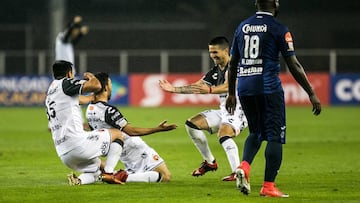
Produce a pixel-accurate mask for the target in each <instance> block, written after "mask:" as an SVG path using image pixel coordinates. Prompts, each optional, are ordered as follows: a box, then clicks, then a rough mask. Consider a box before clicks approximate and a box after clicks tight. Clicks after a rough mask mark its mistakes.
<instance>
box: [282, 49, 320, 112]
mask: <svg viewBox="0 0 360 203" xmlns="http://www.w3.org/2000/svg"><path fill="white" fill-rule="evenodd" d="M285 62H286V64H287V66H288V68H289V71H290V73H291V74H292V76H293V77H294V79H295V80H296V81H297V82H298V83H299V84H300V86H301V87H302V88H303V89H304V90H305V92H306V93H307V94H308V95H309V99H310V102H311V104H312V106H313V109H312V111H313V113H314V115H316V116H317V115H319V114H320V112H321V104H320V100H319V98H318V97H317V96H316V94H315V92H314V90H313V89H312V87H311V84H310V82H309V80H308V78H307V77H306V74H305V71H304V68H303V66H302V65H301V64H300V62H299V61H298V60H297V58H296V56H295V55H293V56H289V57H286V58H285Z"/></svg>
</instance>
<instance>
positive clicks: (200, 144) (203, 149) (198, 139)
mask: <svg viewBox="0 0 360 203" xmlns="http://www.w3.org/2000/svg"><path fill="white" fill-rule="evenodd" d="M185 128H186V131H187V133H188V134H189V136H190V138H191V139H192V141H193V143H194V144H195V146H196V148H197V149H198V150H199V152H200V154H201V156H202V157H203V158H204V159H205V160H206V161H207V162H209V163H212V162H213V161H214V160H215V158H214V156H213V154H212V153H211V151H210V148H209V145H208V142H207V139H206V135H205V133H204V132H203V131H202V130H198V129H194V128H191V127H189V126H188V125H185Z"/></svg>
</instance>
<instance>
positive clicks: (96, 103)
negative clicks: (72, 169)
mask: <svg viewBox="0 0 360 203" xmlns="http://www.w3.org/2000/svg"><path fill="white" fill-rule="evenodd" d="M95 77H96V78H97V79H98V80H99V81H100V83H101V85H102V89H101V91H98V92H96V93H95V94H94V100H93V101H92V102H91V103H90V104H89V105H88V107H87V109H86V118H87V121H88V124H89V126H90V128H91V129H100V128H117V129H120V130H121V131H122V132H123V134H124V135H125V141H124V148H123V152H122V154H121V156H120V160H121V162H122V163H123V164H124V165H125V170H126V172H127V173H128V177H127V179H124V180H123V181H126V182H159V181H162V182H168V181H170V179H171V173H170V171H169V169H168V168H167V166H166V164H165V162H164V160H163V159H162V158H161V157H160V155H159V154H158V153H157V152H156V151H155V150H154V149H153V148H151V147H149V146H148V145H147V144H146V143H145V142H144V141H143V140H142V139H141V138H140V137H138V136H142V135H147V134H152V133H156V132H160V131H167V130H172V129H175V128H176V127H177V126H176V125H174V124H172V125H166V121H164V122H162V123H161V124H160V125H159V126H157V127H155V128H142V127H134V126H132V125H131V124H130V123H129V122H128V121H127V120H126V118H125V117H124V116H123V115H122V113H121V112H120V111H119V110H118V109H117V108H116V107H115V106H111V105H109V104H108V103H107V102H108V100H109V99H110V97H111V91H112V82H111V79H110V77H109V75H108V74H107V73H97V74H96V75H95ZM128 135H133V136H135V137H130V136H128Z"/></svg>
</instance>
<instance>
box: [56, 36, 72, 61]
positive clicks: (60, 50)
mask: <svg viewBox="0 0 360 203" xmlns="http://www.w3.org/2000/svg"><path fill="white" fill-rule="evenodd" d="M63 38H64V33H63V32H60V33H59V34H58V35H57V36H56V41H55V60H65V61H69V62H71V63H72V64H73V65H74V66H75V64H74V63H75V60H74V46H73V44H72V43H71V42H64V41H63Z"/></svg>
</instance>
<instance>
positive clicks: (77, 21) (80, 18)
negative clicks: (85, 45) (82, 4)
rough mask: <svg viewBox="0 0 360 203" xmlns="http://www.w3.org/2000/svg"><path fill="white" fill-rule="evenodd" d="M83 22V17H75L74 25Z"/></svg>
mask: <svg viewBox="0 0 360 203" xmlns="http://www.w3.org/2000/svg"><path fill="white" fill-rule="evenodd" d="M81 21H82V17H81V16H75V17H74V23H75V24H79V23H81Z"/></svg>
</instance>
